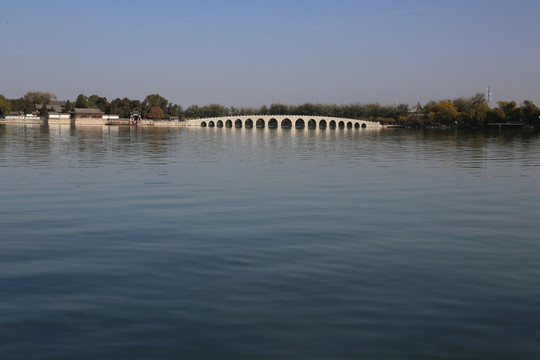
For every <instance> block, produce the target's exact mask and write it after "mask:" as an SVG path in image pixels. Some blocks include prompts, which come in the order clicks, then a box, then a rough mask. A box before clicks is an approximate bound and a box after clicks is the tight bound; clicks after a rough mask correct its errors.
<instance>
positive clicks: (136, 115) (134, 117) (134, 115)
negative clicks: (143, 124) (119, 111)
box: [129, 111, 142, 121]
mask: <svg viewBox="0 0 540 360" xmlns="http://www.w3.org/2000/svg"><path fill="white" fill-rule="evenodd" d="M129 120H131V121H141V120H142V116H141V113H140V112H138V111H132V112H131V114H130V116H129Z"/></svg>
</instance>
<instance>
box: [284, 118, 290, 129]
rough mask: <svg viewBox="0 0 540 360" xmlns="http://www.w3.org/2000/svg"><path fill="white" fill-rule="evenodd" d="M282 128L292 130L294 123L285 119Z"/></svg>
mask: <svg viewBox="0 0 540 360" xmlns="http://www.w3.org/2000/svg"><path fill="white" fill-rule="evenodd" d="M281 128H282V129H290V128H292V121H291V119H289V118H285V119H283V120H282V121H281Z"/></svg>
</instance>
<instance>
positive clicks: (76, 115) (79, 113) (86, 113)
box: [71, 108, 103, 120]
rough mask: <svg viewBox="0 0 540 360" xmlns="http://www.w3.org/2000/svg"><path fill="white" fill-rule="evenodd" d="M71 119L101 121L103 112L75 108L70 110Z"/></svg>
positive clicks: (95, 109) (94, 109)
mask: <svg viewBox="0 0 540 360" xmlns="http://www.w3.org/2000/svg"><path fill="white" fill-rule="evenodd" d="M71 119H72V120H78V119H96V120H97V119H99V120H102V119H103V111H101V110H100V109H98V108H75V109H73V110H71Z"/></svg>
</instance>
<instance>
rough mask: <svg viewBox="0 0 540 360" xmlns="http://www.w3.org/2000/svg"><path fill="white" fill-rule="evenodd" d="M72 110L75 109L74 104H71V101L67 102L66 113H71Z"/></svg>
mask: <svg viewBox="0 0 540 360" xmlns="http://www.w3.org/2000/svg"><path fill="white" fill-rule="evenodd" d="M72 109H73V104H72V103H71V101H69V100H67V101H66V106H65V107H64V112H65V113H69V112H70V111H71V110H72Z"/></svg>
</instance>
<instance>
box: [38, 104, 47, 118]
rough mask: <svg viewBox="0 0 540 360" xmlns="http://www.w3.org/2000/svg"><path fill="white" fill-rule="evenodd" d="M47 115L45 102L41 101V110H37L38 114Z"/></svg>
mask: <svg viewBox="0 0 540 360" xmlns="http://www.w3.org/2000/svg"><path fill="white" fill-rule="evenodd" d="M48 115H49V111H47V104H46V103H43V104H42V105H41V110H40V111H39V116H42V117H47V116H48Z"/></svg>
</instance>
